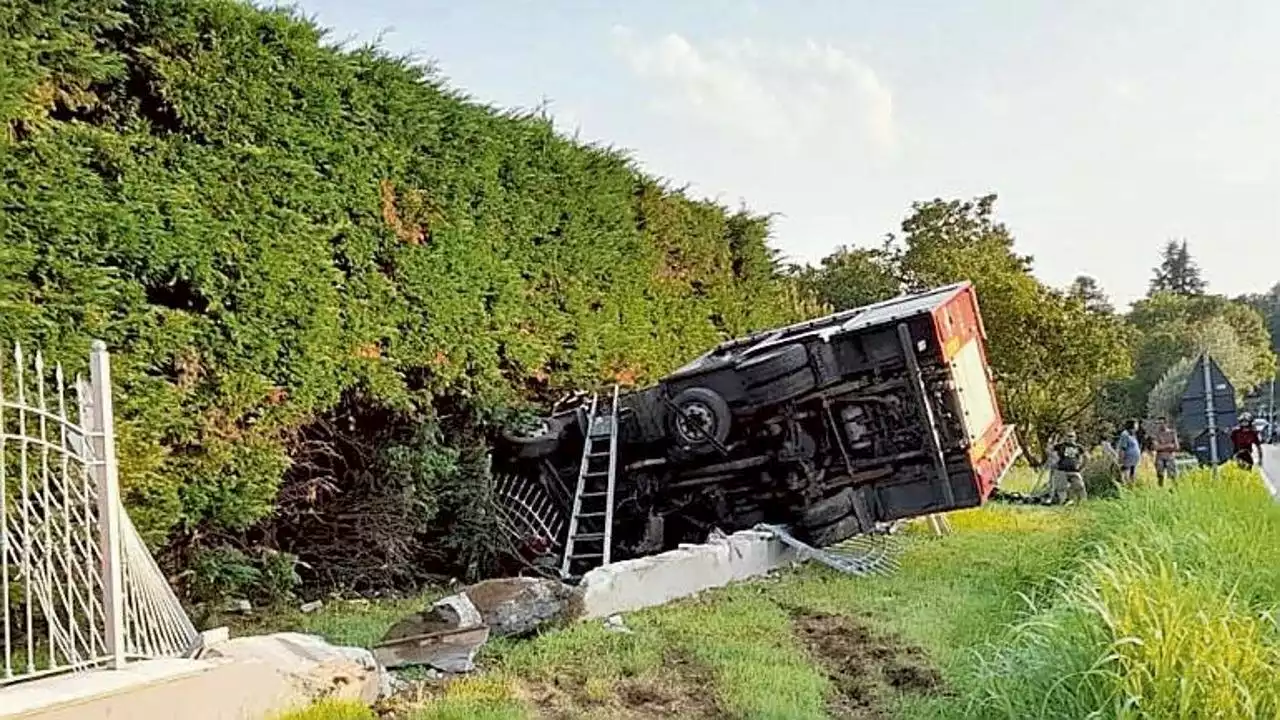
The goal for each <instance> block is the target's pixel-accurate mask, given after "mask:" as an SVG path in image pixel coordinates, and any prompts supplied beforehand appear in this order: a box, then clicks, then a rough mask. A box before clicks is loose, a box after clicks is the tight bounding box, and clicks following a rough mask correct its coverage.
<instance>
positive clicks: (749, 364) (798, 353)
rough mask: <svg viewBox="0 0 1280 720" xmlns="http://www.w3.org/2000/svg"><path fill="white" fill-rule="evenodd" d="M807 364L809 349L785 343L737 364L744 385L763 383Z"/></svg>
mask: <svg viewBox="0 0 1280 720" xmlns="http://www.w3.org/2000/svg"><path fill="white" fill-rule="evenodd" d="M808 366H809V351H808V350H805V349H804V346H803V345H799V344H796V345H786V346H783V347H780V348H778V349H777V350H772V351H770V352H767V353H765V354H763V355H760V356H758V357H753V358H747V359H746V360H744V361H742V364H740V365H738V375H739V376H741V378H742V384H743V385H745V386H746V387H749V388H750V387H755V386H757V385H765V384H767V383H769V382H771V381H773V380H777V379H778V378H780V377H783V376H786V375H790V374H792V373H794V372H796V371H798V370H800V369H801V368H805V367H808Z"/></svg>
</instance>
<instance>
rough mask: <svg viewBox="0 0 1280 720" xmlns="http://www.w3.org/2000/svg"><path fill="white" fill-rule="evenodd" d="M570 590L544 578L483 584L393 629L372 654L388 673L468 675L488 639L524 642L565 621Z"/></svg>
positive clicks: (471, 586)
mask: <svg viewBox="0 0 1280 720" xmlns="http://www.w3.org/2000/svg"><path fill="white" fill-rule="evenodd" d="M574 598H575V593H574V589H573V588H571V587H569V586H568V585H565V584H564V583H561V582H558V581H555V580H547V579H544V578H528V577H516V578H498V579H494V580H485V581H484V582H480V583H476V584H475V585H470V586H468V587H466V588H464V589H463V590H462V591H461V592H459V593H456V594H454V595H450V596H449V597H446V598H444V599H442V600H438V601H436V602H435V603H434V604H432V606H431V607H429V608H427V609H426V610H424V611H423V612H420V613H415V614H413V615H410V616H409V617H406V618H404V619H403V620H401V621H400V622H398V623H396V624H395V626H393V627H392V628H391V629H390V630H388V631H387V634H386V635H384V636H383V638H382V640H381V641H380V642H379V643H378V645H377V646H376V647H375V648H374V652H375V654H376V655H377V657H378V660H379V662H381V663H382V664H383V665H385V666H387V667H406V666H410V665H426V666H429V667H433V668H436V669H437V670H442V671H444V672H471V670H473V669H474V668H475V663H474V658H475V654H476V652H477V651H478V650H479V649H480V646H482V645H484V644H485V643H486V642H488V640H489V637H490V636H493V637H524V636H527V635H530V634H533V633H535V632H537V631H539V630H541V629H543V628H544V627H546V626H548V625H550V624H552V623H556V622H559V621H561V620H563V619H567V618H568V617H569V616H570V615H571V612H572V611H571V606H572V605H573V601H574Z"/></svg>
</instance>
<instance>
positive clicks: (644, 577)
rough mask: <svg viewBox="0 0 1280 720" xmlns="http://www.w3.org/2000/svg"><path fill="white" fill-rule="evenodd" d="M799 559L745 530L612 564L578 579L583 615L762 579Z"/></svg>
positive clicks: (762, 534) (765, 536) (755, 532)
mask: <svg viewBox="0 0 1280 720" xmlns="http://www.w3.org/2000/svg"><path fill="white" fill-rule="evenodd" d="M797 559H798V558H797V556H796V553H795V551H794V550H792V549H791V548H789V547H787V546H786V545H785V544H783V543H782V542H781V541H780V540H778V539H777V538H775V537H774V536H773V535H772V533H769V532H765V531H761V530H744V531H742V532H737V533H734V534H732V535H729V536H726V537H720V538H715V539H712V540H709V541H708V542H706V543H704V544H701V545H684V546H681V547H680V548H679V549H677V550H671V551H668V552H664V553H660V554H658V555H650V556H648V557H642V558H636V559H634V560H624V561H622V562H617V563H612V564H610V565H605V566H603V567H599V568H596V569H595V570H592V571H591V572H588V573H587V574H586V575H585V576H584V577H583V578H582V583H581V585H580V587H579V593H580V597H581V603H582V607H581V613H582V614H581V617H584V618H603V617H608V616H610V615H613V614H615V613H622V612H631V611H634V610H639V609H641V608H647V607H653V606H656V605H662V604H665V603H668V602H671V601H672V600H676V599H679V598H682V597H687V596H689V595H693V594H694V593H697V592H700V591H702V590H708V589H711V588H716V587H722V586H724V585H728V584H729V583H731V582H734V581H737V580H746V579H748V578H751V577H756V576H758V575H763V574H765V573H768V572H769V571H771V570H774V569H776V568H779V567H783V566H785V565H790V564H791V563H792V562H795V561H796V560H797Z"/></svg>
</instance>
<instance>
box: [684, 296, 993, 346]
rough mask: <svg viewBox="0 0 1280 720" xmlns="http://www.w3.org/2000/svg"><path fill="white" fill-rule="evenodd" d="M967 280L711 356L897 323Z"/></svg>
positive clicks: (769, 333)
mask: <svg viewBox="0 0 1280 720" xmlns="http://www.w3.org/2000/svg"><path fill="white" fill-rule="evenodd" d="M971 285H972V284H971V283H970V282H968V281H964V282H958V283H954V284H951V285H944V286H943V287H939V288H934V289H932V290H928V291H926V292H922V293H915V294H907V295H899V296H898V297H895V298H891V299H889V300H884V301H881V302H878V303H872V304H870V305H863V306H861V307H856V308H851V309H849V310H842V311H840V312H838V313H833V314H831V315H825V316H823V317H820V318H815V319H813V320H807V321H805V322H800V323H796V324H794V325H788V326H787V327H783V328H778V329H775V330H766V331H764V332H758V333H756V334H754V335H749V336H747V337H744V338H737V339H734V340H729V341H727V342H724V343H721V344H720V345H718V346H716V348H715V349H714V350H712V351H711V352H710V353H708V355H722V354H724V353H727V352H731V351H733V350H741V349H746V348H754V349H762V348H765V347H769V346H771V345H774V344H776V343H781V342H784V341H787V342H790V341H794V340H796V339H799V338H803V337H812V336H814V335H826V336H830V335H833V334H835V333H846V332H853V331H856V330H862V329H864V328H869V327H874V326H876V325H884V324H888V323H892V322H897V321H898V320H902V319H904V318H910V317H917V316H919V315H925V314H928V313H931V312H933V311H934V310H936V309H938V308H940V307H942V306H943V305H945V304H947V303H948V302H950V301H951V300H952V299H953V298H955V296H956V295H959V294H960V293H962V292H964V291H966V290H968V289H969V288H970V287H971Z"/></svg>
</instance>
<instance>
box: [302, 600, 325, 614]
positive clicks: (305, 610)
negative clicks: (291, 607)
mask: <svg viewBox="0 0 1280 720" xmlns="http://www.w3.org/2000/svg"><path fill="white" fill-rule="evenodd" d="M322 609H324V602H323V601H321V600H313V601H311V602H309V603H303V604H302V606H301V607H299V608H298V611H299V612H301V613H302V614H303V615H310V614H311V613H314V612H319V611H320V610H322Z"/></svg>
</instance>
